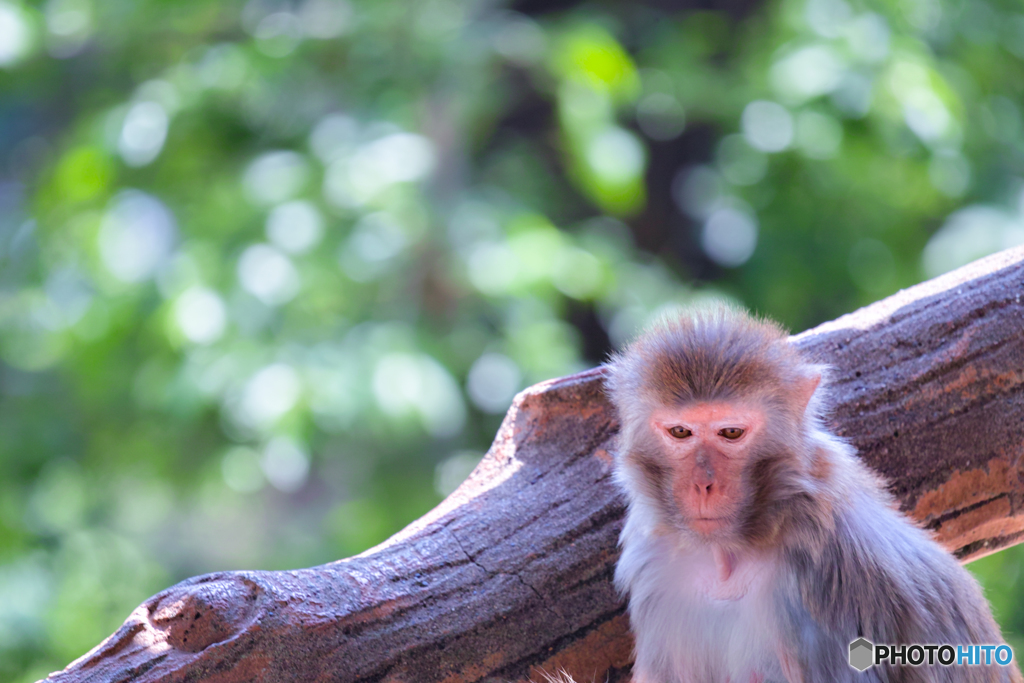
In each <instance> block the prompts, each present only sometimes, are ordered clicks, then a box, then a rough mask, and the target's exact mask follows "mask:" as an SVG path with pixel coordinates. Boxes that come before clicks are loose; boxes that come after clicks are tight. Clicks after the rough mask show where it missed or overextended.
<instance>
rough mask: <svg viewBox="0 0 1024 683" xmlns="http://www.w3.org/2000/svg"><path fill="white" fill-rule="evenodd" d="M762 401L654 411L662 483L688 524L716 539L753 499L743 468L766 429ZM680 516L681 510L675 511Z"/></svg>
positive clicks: (729, 531)
mask: <svg viewBox="0 0 1024 683" xmlns="http://www.w3.org/2000/svg"><path fill="white" fill-rule="evenodd" d="M765 424H766V417H765V413H764V411H762V410H761V409H760V408H759V407H758V406H756V405H753V404H748V403H742V402H707V403H705V402H701V403H693V404H688V405H685V406H683V407H677V408H669V407H663V408H659V409H657V410H655V411H654V412H653V413H652V414H651V417H650V421H649V426H650V428H651V430H652V431H653V432H654V433H653V437H654V440H655V442H656V443H658V444H659V446H660V448H659V449H658V450H659V451H660V452H661V454H662V456H663V457H662V458H660V460H661V462H660V463H658V465H659V468H658V469H660V470H661V474H660V476H662V477H667V478H668V480H667V481H662V482H660V486H659V487H658V488H660V489H661V491H662V492H663V494H664V495H665V497H666V498H669V500H668V501H665V502H670V503H671V504H672V506H673V507H675V509H676V512H677V513H678V515H677V519H679V520H680V521H681V522H682V523H683V524H684V525H685V526H687V527H688V528H689V529H691V530H693V531H694V532H696V533H697V534H698V535H700V536H702V537H705V538H708V539H711V538H719V537H726V536H730V535H732V534H733V533H734V532H735V531H736V530H737V528H738V525H739V524H740V520H741V516H742V515H741V513H742V510H743V505H744V501H745V500H748V499H749V492H748V491H746V490H745V488H746V484H745V482H746V478H745V477H744V471H745V470H746V468H747V467H748V464H749V462H750V460H751V458H752V457H754V455H755V450H756V449H755V444H757V443H759V441H760V440H761V437H762V433H763V432H764V431H765ZM674 516H676V515H674Z"/></svg>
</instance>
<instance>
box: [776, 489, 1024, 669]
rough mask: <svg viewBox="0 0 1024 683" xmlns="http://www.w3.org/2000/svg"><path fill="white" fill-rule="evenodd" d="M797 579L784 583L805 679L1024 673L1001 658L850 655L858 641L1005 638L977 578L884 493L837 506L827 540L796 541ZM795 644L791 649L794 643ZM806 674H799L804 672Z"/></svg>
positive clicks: (788, 623) (789, 633) (792, 558)
mask: <svg viewBox="0 0 1024 683" xmlns="http://www.w3.org/2000/svg"><path fill="white" fill-rule="evenodd" d="M788 561H789V562H790V563H791V565H792V566H793V567H794V568H795V570H796V571H795V573H794V575H793V578H794V581H792V582H790V584H789V585H787V586H785V587H780V590H779V595H780V598H781V599H780V605H781V606H782V610H783V613H784V624H785V630H786V636H785V637H784V639H785V640H788V641H790V642H792V643H793V644H794V646H795V655H794V659H795V661H796V662H797V663H798V667H797V668H798V670H799V672H800V674H801V675H802V680H803V681H805V682H806V681H819V680H820V681H825V680H828V681H845V680H850V681H860V680H870V678H869V679H865V678H864V676H865V674H870V675H871V676H874V677H877V679H878V680H879V681H883V682H889V681H918V680H920V681H938V680H942V681H949V682H950V683H955V682H959V681H962V682H964V683H967V682H973V681H979V682H980V681H992V682H993V683H995V682H1006V683H1009V682H1011V681H1012V682H1014V683H1018V682H1019V681H1021V680H1022V678H1021V674H1020V670H1019V668H1018V666H1017V663H1016V662H1013V663H1012V664H1011V665H1010V666H1006V667H1002V666H995V665H993V666H991V667H973V666H972V667H967V666H957V667H949V668H946V667H939V666H936V667H934V668H930V667H921V668H915V667H908V666H904V667H898V668H893V667H889V666H887V665H885V666H880V667H872V668H871V669H869V670H868V671H867V672H865V674H860V673H857V672H855V671H854V670H853V669H852V668H850V667H849V665H848V663H847V651H848V647H849V644H850V643H851V642H852V641H853V640H855V639H856V638H859V637H864V638H867V639H868V640H870V641H871V642H872V643H876V644H904V645H910V644H922V645H924V644H939V645H941V644H950V645H953V646H954V647H955V646H957V645H971V644H978V645H982V644H1001V643H1003V642H1004V640H1003V637H1002V635H1001V633H1000V631H999V627H998V625H997V624H996V623H995V621H994V620H993V619H992V616H991V614H990V612H989V610H988V603H987V602H986V600H985V598H984V596H983V595H982V593H981V589H980V587H979V586H978V584H977V582H976V581H975V580H974V578H973V577H972V576H971V575H970V574H969V573H967V572H965V571H963V569H962V568H961V567H960V566H959V565H958V564H957V563H956V562H955V561H954V560H953V558H952V557H951V556H950V555H949V554H948V553H946V552H944V551H942V550H941V549H940V548H939V547H937V546H936V545H935V544H934V543H932V542H930V539H928V538H927V537H926V534H925V533H924V532H923V531H922V530H920V529H918V528H916V527H915V526H913V525H912V523H911V522H910V521H909V520H907V519H906V518H904V517H903V516H902V515H901V514H900V513H898V512H896V511H895V510H893V509H891V508H890V507H888V506H886V505H885V504H884V501H881V500H877V499H873V498H871V497H862V498H861V499H860V500H858V501H856V504H855V505H854V506H852V507H851V509H849V510H844V511H840V512H839V514H837V519H836V530H835V533H834V534H833V535H831V536H830V537H829V539H828V541H827V543H825V544H824V545H823V546H822V547H821V548H818V549H816V552H814V553H809V552H806V550H799V549H794V550H792V551H791V552H790V553H789V557H788ZM784 651H785V648H784ZM797 678H799V677H797Z"/></svg>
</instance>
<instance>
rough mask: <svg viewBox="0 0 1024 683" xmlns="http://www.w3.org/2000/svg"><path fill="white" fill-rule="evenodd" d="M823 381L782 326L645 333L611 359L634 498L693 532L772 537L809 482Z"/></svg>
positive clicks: (703, 320) (688, 322)
mask: <svg viewBox="0 0 1024 683" xmlns="http://www.w3.org/2000/svg"><path fill="white" fill-rule="evenodd" d="M820 380H821V369H820V368H819V367H818V366H815V365H812V364H810V363H807V362H805V361H804V360H803V359H802V358H801V357H800V355H799V353H798V352H797V350H796V349H795V348H794V347H792V346H791V345H790V344H789V342H788V339H787V335H786V332H785V331H784V330H783V329H782V328H781V327H779V326H778V325H776V324H775V323H772V322H768V321H764V320H759V319H756V318H753V317H751V316H749V315H747V314H744V313H740V312H736V311H731V310H727V309H719V310H715V311H710V312H703V313H696V314H693V315H692V316H689V317H684V318H680V319H677V320H673V321H668V322H665V323H663V324H662V325H660V326H658V327H655V328H653V329H651V330H649V331H648V332H646V333H645V334H644V335H642V336H641V337H640V338H639V339H637V340H636V341H635V342H634V343H633V344H631V345H630V346H629V347H628V348H627V349H626V350H625V351H624V352H623V353H622V354H620V355H618V356H617V357H615V358H614V359H613V360H612V363H611V364H610V373H609V380H608V389H609V394H610V396H611V399H612V402H613V403H614V404H615V406H616V408H617V409H618V412H619V417H620V419H621V421H622V449H621V453H620V456H619V459H618V463H617V467H618V476H619V479H620V481H621V482H622V483H623V485H624V486H625V488H626V491H627V494H628V495H629V496H630V498H631V504H640V505H643V506H644V507H645V509H648V510H651V511H652V512H653V514H654V515H656V520H655V521H656V523H657V524H658V525H659V526H661V527H668V528H670V529H674V530H675V531H677V532H679V533H681V534H682V535H684V536H686V537H689V538H696V539H699V540H703V541H713V542H719V543H738V544H754V545H757V544H759V543H761V542H770V541H771V537H773V536H774V535H775V534H776V532H777V531H779V530H780V529H781V527H782V526H783V525H784V524H785V522H786V517H787V515H792V514H793V512H794V511H795V510H799V507H800V504H801V500H802V498H801V497H802V496H804V497H806V496H805V494H806V491H807V487H808V486H811V485H813V483H812V482H811V479H810V477H809V471H810V470H811V469H812V459H813V453H812V452H810V451H811V450H813V449H811V448H810V447H809V446H808V445H807V443H808V433H809V431H808V430H809V429H810V426H811V424H812V423H813V422H814V421H815V420H816V419H817V418H816V415H815V410H814V408H812V407H811V403H812V397H813V396H814V392H815V390H816V389H817V387H818V384H819V382H820Z"/></svg>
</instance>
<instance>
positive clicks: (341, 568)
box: [48, 249, 1024, 683]
mask: <svg viewBox="0 0 1024 683" xmlns="http://www.w3.org/2000/svg"><path fill="white" fill-rule="evenodd" d="M1022 294H1024V249H1015V250H1011V251H1008V252H1003V253H1002V254H997V255H995V256H993V257H990V258H988V259H985V260H983V261H979V262H977V263H975V264H972V265H970V266H967V267H966V268H964V269H961V270H960V271H956V272H954V273H951V274H949V275H946V276H943V277H941V278H938V279H936V280H933V281H930V282H927V283H924V284H923V285H919V286H917V287H914V288H912V289H909V290H906V291H903V292H900V293H899V294H896V295H895V296H892V297H890V298H888V299H885V300H884V301H881V302H878V303H876V304H874V305H872V306H869V307H867V308H865V309H862V310H860V311H858V312H856V313H853V314H851V315H848V316H844V317H842V318H839V319H838V320H836V321H833V322H830V323H827V324H825V325H822V326H820V327H818V328H816V329H814V330H810V331H808V332H805V333H803V334H801V335H798V336H796V337H795V338H794V341H795V343H796V344H798V345H799V346H800V347H801V348H802V349H804V350H805V351H806V352H807V353H808V354H809V355H810V356H812V357H814V358H816V359H818V360H820V361H823V362H826V363H828V364H830V365H831V366H832V367H833V368H834V372H833V373H832V396H833V405H834V408H833V411H832V413H831V418H830V419H831V421H832V424H833V428H834V429H835V431H837V432H838V433H839V434H841V435H842V436H844V437H845V438H847V439H848V440H850V441H851V442H852V443H853V444H854V445H856V447H857V448H858V449H859V450H860V453H861V455H862V457H863V458H864V459H865V460H866V461H867V462H868V463H869V464H870V465H871V466H872V467H874V468H875V469H877V470H878V471H880V472H881V473H882V474H883V475H885V476H886V477H887V478H888V480H889V481H890V482H891V483H892V484H891V488H892V491H893V492H894V493H895V494H896V496H897V497H898V499H899V501H900V503H901V505H902V507H903V509H904V510H906V511H907V512H908V513H909V514H910V515H912V516H913V517H914V518H916V519H917V520H919V521H920V523H921V524H923V525H925V526H926V527H928V528H929V529H932V530H934V532H935V534H936V535H937V537H938V539H939V540H940V541H941V542H942V543H944V544H945V545H946V546H947V547H948V548H949V549H950V550H951V551H953V552H955V553H956V554H957V555H958V556H959V557H960V558H962V559H964V560H969V559H972V558H975V557H979V556H981V555H984V554H986V553H989V552H993V551H995V550H997V549H999V548H1002V547H1005V546H1007V545H1011V544H1014V543H1017V542H1019V541H1020V540H1022V537H1024V514H1022V513H1021V507H1022V500H1024V498H1022V492H1024V479H1022V476H1021V472H1020V470H1019V466H1020V460H1021V455H1022V451H1024V389H1022V383H1024V305H1022V303H1021V296H1022ZM602 377H603V375H602V371H601V370H600V369H595V370H591V371H588V372H584V373H581V374H578V375H574V376H572V377H566V378H563V379H557V380H553V381H550V382H545V383H543V384H539V385H537V386H535V387H532V388H530V389H528V390H526V391H524V392H523V393H522V394H520V395H519V396H518V397H517V398H516V400H515V402H514V404H513V405H512V407H511V409H510V410H509V412H508V415H507V416H506V418H505V421H504V423H503V425H502V427H501V429H500V431H499V433H498V435H497V437H496V439H495V441H494V445H493V446H492V447H491V450H490V451H489V453H488V455H487V457H486V458H485V459H484V461H483V462H482V463H481V465H480V466H479V467H478V468H477V470H476V471H475V472H474V473H473V475H472V476H471V477H470V479H469V480H468V481H467V482H466V483H465V484H464V485H463V486H462V487H461V488H460V489H459V490H458V491H456V492H455V493H454V494H452V496H450V497H449V498H448V499H447V500H445V501H444V502H443V503H442V504H441V505H440V506H438V508H437V509H435V510H434V511H432V512H431V513H429V514H428V515H426V516H425V517H423V518H422V519H420V520H418V521H416V522H414V523H413V524H412V525H410V526H409V527H408V528H407V529H405V530H404V531H402V532H401V533H400V534H398V535H397V536H395V537H393V538H391V539H390V540H388V541H387V542H386V543H384V544H382V545H380V546H378V547H376V548H374V549H372V550H369V551H367V552H365V553H363V554H362V555H359V556H357V557H353V558H350V559H347V560H340V561H338V562H333V563H331V564H327V565H324V566H321V567H314V568H311V569H301V570H296V571H283V572H259V571H250V572H222V573H218V574H211V575H208V576H202V577H197V578H194V579H190V580H188V581H185V582H183V583H180V584H178V585H177V586H173V587H171V588H169V589H167V590H165V591H164V592H162V593H160V594H158V595H156V596H154V597H152V598H150V599H149V600H147V601H146V602H145V603H144V604H143V605H141V606H140V607H139V608H138V609H136V610H135V612H133V613H132V615H131V616H130V617H129V618H128V620H127V621H126V622H125V624H124V626H122V627H121V628H120V629H119V630H118V631H117V632H116V633H115V634H114V635H112V636H111V637H109V638H108V639H107V640H105V641H104V642H103V643H101V644H100V645H99V646H97V647H96V648H95V649H94V650H93V651H91V652H90V653H88V654H87V655H85V656H84V657H82V658H81V659H79V660H77V661H76V662H74V663H72V664H71V665H70V666H69V667H68V668H67V669H65V670H64V671H62V672H59V673H56V674H54V675H52V677H51V678H50V679H48V680H51V681H53V682H54V683H56V682H58V681H59V682H60V683H72V682H80V681H90V682H92V681H96V682H99V681H128V680H133V681H169V682H170V681H181V682H184V681H218V682H224V683H228V682H231V681H340V682H346V683H347V682H355V681H360V682H369V681H389V682H391V681H395V682H397V681H416V682H422V683H432V682H444V683H467V682H470V681H499V680H500V681H525V680H526V679H528V678H530V677H537V678H539V676H540V674H542V673H543V672H553V671H555V670H556V669H558V668H564V669H566V670H567V671H569V672H570V673H572V674H574V675H576V676H578V677H579V679H581V680H596V681H602V680H609V681H621V680H626V679H627V678H628V673H629V667H630V650H631V647H632V641H631V639H630V636H629V633H628V629H627V623H626V619H625V617H624V612H623V604H622V602H621V601H620V600H619V599H618V597H617V596H616V594H615V592H614V590H613V589H612V586H611V582H610V580H611V576H612V571H613V567H614V564H615V560H616V557H617V550H616V538H617V536H618V533H619V529H620V524H621V519H622V513H623V508H622V503H621V500H620V498H619V496H618V494H617V492H616V489H615V487H614V485H613V483H612V481H611V479H610V474H611V464H612V453H614V452H615V449H616V432H617V424H616V420H615V416H614V414H613V412H612V410H611V409H610V408H609V405H608V403H607V401H606V400H605V398H604V396H603V394H602Z"/></svg>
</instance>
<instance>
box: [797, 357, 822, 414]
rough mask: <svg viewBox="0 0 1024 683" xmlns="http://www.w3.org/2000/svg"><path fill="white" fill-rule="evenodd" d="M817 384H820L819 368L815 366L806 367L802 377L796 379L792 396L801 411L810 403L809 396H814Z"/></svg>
mask: <svg viewBox="0 0 1024 683" xmlns="http://www.w3.org/2000/svg"><path fill="white" fill-rule="evenodd" d="M819 384H821V370H819V369H818V368H815V367H810V368H807V370H806V371H805V373H804V375H803V377H801V378H800V379H798V380H797V383H796V391H794V392H793V398H794V400H795V402H796V406H797V408H799V410H800V412H801V413H803V412H805V411H806V410H807V406H808V405H810V403H811V397H812V396H814V392H815V391H816V390H817V389H818V385H819Z"/></svg>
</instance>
